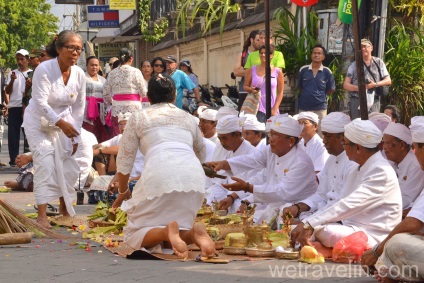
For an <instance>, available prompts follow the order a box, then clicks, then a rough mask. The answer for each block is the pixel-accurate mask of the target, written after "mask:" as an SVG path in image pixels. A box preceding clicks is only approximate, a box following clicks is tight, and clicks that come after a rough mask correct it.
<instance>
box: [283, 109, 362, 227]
mask: <svg viewBox="0 0 424 283" xmlns="http://www.w3.org/2000/svg"><path fill="white" fill-rule="evenodd" d="M349 123H350V118H349V116H347V115H346V114H344V113H342V112H331V113H330V114H328V115H327V116H325V117H324V118H323V119H322V121H321V131H322V135H323V137H324V140H323V142H324V146H325V148H326V149H327V151H328V153H329V154H330V157H329V158H328V160H327V162H326V163H325V166H324V169H323V170H322V171H321V172H320V173H319V174H318V179H319V185H318V189H317V192H316V193H315V194H313V195H311V196H310V197H308V198H306V199H304V200H302V201H300V202H298V203H295V204H293V205H291V206H288V207H284V208H283V214H282V215H281V217H282V219H284V218H285V216H286V215H287V213H290V214H291V215H292V216H293V217H295V218H297V217H298V218H299V219H300V220H303V219H305V218H306V217H308V216H310V215H312V213H313V212H315V211H317V210H318V209H321V208H323V207H325V206H330V205H332V204H333V203H335V202H336V201H338V200H340V198H341V196H342V188H343V187H344V183H345V182H346V179H347V174H348V173H349V170H350V168H351V167H352V166H353V165H355V164H356V163H355V162H353V161H351V160H349V158H348V157H347V155H346V152H345V150H344V147H343V145H342V142H343V138H344V127H345V126H346V125H347V124H349Z"/></svg>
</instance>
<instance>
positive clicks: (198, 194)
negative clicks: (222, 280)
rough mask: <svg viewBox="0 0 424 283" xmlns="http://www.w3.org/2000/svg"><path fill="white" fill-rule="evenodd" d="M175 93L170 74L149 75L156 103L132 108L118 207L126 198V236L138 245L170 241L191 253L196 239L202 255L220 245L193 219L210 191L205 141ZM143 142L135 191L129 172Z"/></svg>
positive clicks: (120, 161) (120, 163)
mask: <svg viewBox="0 0 424 283" xmlns="http://www.w3.org/2000/svg"><path fill="white" fill-rule="evenodd" d="M175 93H176V92H175V84H174V81H173V80H172V79H171V78H170V77H168V76H166V75H162V74H159V75H154V76H153V77H152V78H151V79H150V81H149V85H148V98H149V101H150V103H151V104H152V106H151V107H149V108H147V109H145V110H140V111H138V112H136V113H133V115H132V116H131V118H130V119H129V120H128V122H127V125H126V129H125V132H124V134H123V137H122V140H121V144H120V147H119V152H118V157H117V174H118V180H119V188H118V193H119V194H118V197H117V199H116V201H115V202H114V204H113V207H114V208H117V207H119V206H121V204H122V207H121V208H122V210H124V211H125V212H126V213H127V215H128V225H127V226H126V227H125V228H124V235H125V236H124V242H126V243H127V244H128V245H130V246H131V247H133V248H135V249H140V248H146V249H148V250H149V251H150V252H153V251H154V252H160V248H161V246H162V244H163V243H164V242H168V243H170V244H171V245H172V248H173V250H174V252H175V254H176V255H178V256H179V257H181V258H187V257H188V248H187V245H188V244H191V243H195V244H196V245H197V246H198V247H200V249H201V255H202V256H203V257H208V256H213V255H214V250H215V245H214V242H213V241H212V239H211V238H210V237H209V235H208V234H207V232H206V229H205V227H204V226H203V224H200V223H197V224H194V225H193V223H194V220H195V217H196V214H197V211H198V210H199V208H200V207H201V204H202V201H203V198H204V193H205V186H204V180H205V178H204V172H203V169H202V165H201V161H202V162H203V160H204V159H205V156H206V150H205V145H204V143H203V138H202V134H201V133H200V130H199V128H198V126H197V125H196V122H195V120H194V119H193V118H192V117H191V116H190V115H189V114H188V113H186V112H184V111H182V110H180V109H179V108H177V107H176V106H175V105H174V101H175ZM139 147H140V150H141V152H142V153H143V155H144V156H145V167H144V170H143V174H141V178H140V180H139V181H138V182H137V184H136V185H135V187H134V190H133V194H132V196H131V192H130V190H129V189H128V178H129V174H130V172H131V169H132V166H133V163H134V159H135V156H136V152H137V149H138V148H139Z"/></svg>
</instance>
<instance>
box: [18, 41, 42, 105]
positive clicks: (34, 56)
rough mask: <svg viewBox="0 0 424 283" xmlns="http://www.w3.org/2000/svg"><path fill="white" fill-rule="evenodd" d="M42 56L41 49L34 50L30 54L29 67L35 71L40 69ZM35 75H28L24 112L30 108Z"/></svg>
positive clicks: (32, 73) (31, 73)
mask: <svg viewBox="0 0 424 283" xmlns="http://www.w3.org/2000/svg"><path fill="white" fill-rule="evenodd" d="M41 54H43V53H42V50H41V49H32V50H31V52H30V53H29V66H31V68H32V69H33V70H34V71H35V69H36V68H37V67H38V65H40V63H41V60H40V58H41ZM33 75H34V72H30V73H29V74H28V79H27V81H26V84H25V95H24V99H23V100H22V104H23V106H24V110H25V107H26V106H28V103H29V100H30V99H31V93H32V77H33Z"/></svg>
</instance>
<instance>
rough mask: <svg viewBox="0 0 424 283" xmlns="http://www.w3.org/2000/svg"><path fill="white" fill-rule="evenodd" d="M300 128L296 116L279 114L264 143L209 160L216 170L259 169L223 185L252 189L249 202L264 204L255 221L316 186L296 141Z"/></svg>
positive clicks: (265, 218)
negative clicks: (247, 151) (242, 152)
mask: <svg viewBox="0 0 424 283" xmlns="http://www.w3.org/2000/svg"><path fill="white" fill-rule="evenodd" d="M301 131H302V129H301V127H300V125H299V124H298V122H297V121H296V120H295V119H293V118H291V117H284V116H281V117H279V118H277V119H276V120H275V121H274V122H273V123H272V125H271V131H270V133H269V137H270V139H269V145H268V146H267V147H265V148H263V149H262V150H259V151H255V152H254V153H253V154H249V155H244V156H238V157H233V158H230V159H228V160H223V161H219V162H211V165H213V166H214V167H215V170H221V169H222V170H232V172H233V174H234V176H240V174H243V173H245V172H248V171H250V170H254V169H256V170H258V173H257V174H256V175H251V176H250V177H249V178H247V179H246V181H245V180H242V179H241V178H237V177H232V179H233V180H234V181H235V183H232V184H227V185H223V186H224V187H225V188H227V189H228V190H231V191H237V192H239V191H244V192H248V193H251V194H252V195H251V196H249V197H248V200H247V201H248V202H250V203H260V204H265V205H267V207H266V208H265V209H264V210H257V211H256V213H255V216H254V220H255V221H256V222H260V221H261V220H266V221H269V220H270V219H271V218H273V217H274V216H275V213H274V209H275V208H279V207H280V206H281V205H282V204H284V203H290V202H291V203H293V202H298V201H301V200H303V199H305V198H307V197H308V196H310V195H312V194H313V193H315V191H316V189H317V185H318V184H317V183H316V178H315V173H314V167H313V164H312V161H311V159H310V158H309V156H307V155H306V153H305V152H304V151H303V150H302V149H301V148H300V147H299V145H298V143H299V134H300V132H301ZM261 169H264V170H261ZM269 212H271V213H269Z"/></svg>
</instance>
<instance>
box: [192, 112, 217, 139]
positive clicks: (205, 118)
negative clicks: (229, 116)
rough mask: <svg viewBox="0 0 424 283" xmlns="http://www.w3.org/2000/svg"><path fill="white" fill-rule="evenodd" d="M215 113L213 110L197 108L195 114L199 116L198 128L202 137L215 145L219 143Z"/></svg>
mask: <svg viewBox="0 0 424 283" xmlns="http://www.w3.org/2000/svg"><path fill="white" fill-rule="evenodd" d="M216 113H218V111H217V110H215V109H210V108H207V107H206V106H199V108H198V109H197V114H198V115H199V119H200V122H199V127H200V130H201V131H202V133H203V136H204V137H205V138H207V139H209V140H210V141H212V142H214V143H215V144H218V143H219V139H218V134H217V133H216V123H217V120H216Z"/></svg>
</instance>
